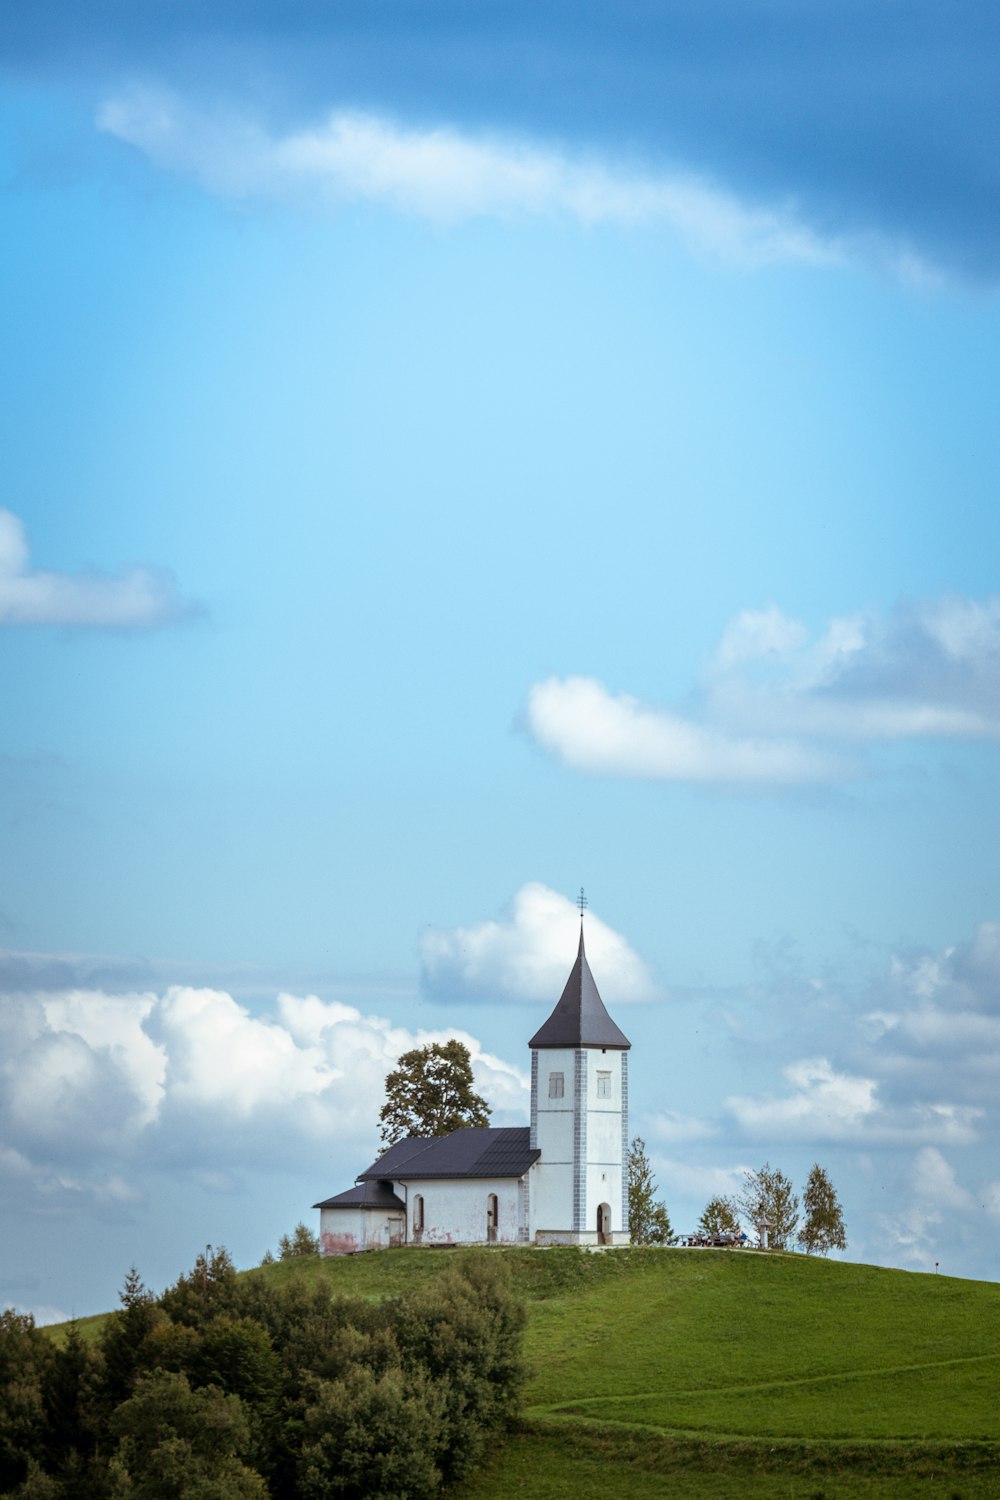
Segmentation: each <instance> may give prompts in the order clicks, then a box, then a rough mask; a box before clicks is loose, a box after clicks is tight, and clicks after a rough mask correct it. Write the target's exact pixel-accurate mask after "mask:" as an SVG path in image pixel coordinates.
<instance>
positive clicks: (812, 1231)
mask: <svg viewBox="0 0 1000 1500" xmlns="http://www.w3.org/2000/svg"><path fill="white" fill-rule="evenodd" d="M802 1207H803V1208H804V1209H805V1211H806V1221H805V1223H804V1225H803V1226H802V1230H801V1232H800V1234H799V1244H800V1245H801V1246H802V1248H803V1250H805V1252H806V1254H807V1255H811V1254H812V1252H813V1251H814V1250H818V1251H819V1252H820V1254H821V1255H825V1254H826V1253H827V1251H828V1250H846V1249H847V1234H846V1232H845V1230H844V1213H843V1209H842V1208H841V1206H840V1200H839V1199H838V1197H837V1194H836V1190H835V1189H834V1186H833V1183H832V1182H831V1181H830V1179H829V1177H828V1176H827V1174H826V1172H824V1170H823V1168H822V1167H821V1166H820V1165H819V1163H818V1162H817V1163H816V1164H815V1165H814V1166H813V1169H812V1171H811V1172H810V1173H809V1181H808V1182H807V1183H806V1190H805V1192H804V1193H803V1194H802Z"/></svg>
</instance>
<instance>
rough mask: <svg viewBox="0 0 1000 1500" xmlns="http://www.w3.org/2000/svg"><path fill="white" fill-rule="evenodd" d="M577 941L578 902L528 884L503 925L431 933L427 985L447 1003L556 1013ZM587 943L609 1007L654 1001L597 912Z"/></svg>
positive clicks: (646, 980)
mask: <svg viewBox="0 0 1000 1500" xmlns="http://www.w3.org/2000/svg"><path fill="white" fill-rule="evenodd" d="M579 935H580V913H579V912H578V911H577V909H576V907H575V906H574V905H573V903H572V902H571V901H568V900H567V899H566V897H565V896H561V895H560V894H559V893H558V892H557V891H553V890H550V889H549V887H548V886H546V885H542V884H540V883H539V882H537V881H529V882H528V884H526V885H523V886H522V887H521V888H520V890H519V891H518V892H517V894H516V895H515V897H514V899H513V901H512V902H511V903H510V908H509V912H508V915H507V916H506V917H505V919H504V920H503V921H500V922H489V921H488V922H476V923H474V924H473V925H472V926H470V927H451V928H441V927H431V928H428V930H427V931H426V932H425V933H424V935H423V937H422V939H421V942H420V959H421V965H422V968H421V985H422V987H423V989H424V991H425V993H427V994H428V995H430V996H433V997H434V998H436V999H441V1000H467V1001H480V1000H485V1001H489V1000H524V1001H543V1002H544V1001H547V1002H548V1003H549V1006H550V1007H551V1006H552V1005H554V1004H555V1002H556V1001H557V1000H558V998H559V996H560V995H561V994H562V988H563V985H564V984H565V983H566V977H567V975H568V974H569V971H570V968H571V967H572V964H573V960H574V958H575V957H576V950H577V944H578V942H579ZM586 943H587V956H588V958H589V959H590V961H591V964H592V966H593V967H594V968H595V969H597V970H599V972H600V973H601V974H605V975H607V976H608V981H607V983H608V993H607V994H606V995H605V996H604V999H605V1000H606V1001H607V1003H608V1005H610V1006H612V1007H614V1006H615V1005H619V1004H625V1005H627V1004H629V1003H631V1002H632V1001H642V1000H649V999H652V998H653V997H654V995H655V993H656V989H655V985H654V984H653V980H652V976H651V975H650V973H649V970H648V969H647V967H646V965H645V964H644V963H643V961H642V959H641V958H639V956H638V954H636V953H635V952H634V951H633V949H632V948H631V947H630V946H629V944H628V943H627V941H626V940H625V938H624V937H622V935H621V934H620V933H618V932H615V931H614V929H613V928H611V927H609V926H608V925H607V923H605V922H602V921H601V919H600V918H599V917H598V916H596V915H595V914H594V913H593V912H588V913H587V919H586ZM612 986H613V988H612ZM543 1019H544V1017H539V1023H541V1020H543Z"/></svg>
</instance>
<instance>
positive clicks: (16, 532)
mask: <svg viewBox="0 0 1000 1500" xmlns="http://www.w3.org/2000/svg"><path fill="white" fill-rule="evenodd" d="M186 612H187V610H186V607H185V606H184V605H182V603H181V602H180V600H179V599H178V597H177V593H176V589H175V586H174V584H173V581H172V580H171V579H170V577H169V576H168V575H167V574H165V573H163V572H153V571H151V570H150V569H148V568H130V569H129V570H128V571H127V572H125V573H122V574H121V575H120V576H119V577H117V578H110V577H106V576H105V575H104V574H101V573H57V572H46V571H44V570H42V569H36V568H32V567H31V565H30V559H29V555H28V543H27V537H26V535H25V530H24V523H23V522H22V521H21V520H20V518H19V517H18V516H15V515H14V514H13V513H12V512H11V511H9V510H2V509H0V625H77V626H92V627H106V628H117V629H120V630H136V629H144V628H149V627H150V626H155V625H164V624H167V623H168V622H169V621H171V620H174V619H177V618H178V617H179V616H180V615H182V614H184V613H186Z"/></svg>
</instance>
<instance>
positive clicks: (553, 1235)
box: [313, 924, 631, 1255]
mask: <svg viewBox="0 0 1000 1500" xmlns="http://www.w3.org/2000/svg"><path fill="white" fill-rule="evenodd" d="M528 1046H529V1047H530V1048H531V1125H530V1127H523V1126H515V1127H512V1128H503V1127H494V1126H486V1127H485V1128H483V1129H464V1130H453V1131H452V1132H451V1134H450V1135H446V1136H439V1137H427V1136H412V1135H411V1136H406V1137H405V1138H404V1139H403V1140H401V1141H397V1142H396V1144H395V1145H394V1146H390V1147H389V1149H388V1150H387V1151H385V1152H383V1154H382V1155H381V1156H380V1157H379V1158H378V1160H377V1161H375V1162H373V1163H372V1165H371V1166H370V1167H368V1168H367V1169H366V1170H365V1171H364V1172H362V1173H361V1175H360V1176H359V1177H358V1179H357V1181H356V1183H355V1186H354V1187H353V1188H349V1189H348V1190H347V1192H346V1193H338V1194H337V1196H336V1197H334V1198H326V1199H324V1201H323V1202H322V1203H316V1204H314V1205H313V1206H314V1207H315V1208H318V1209H319V1210H320V1245H321V1253H322V1254H324V1255H350V1254H353V1253H354V1252H356V1251H359V1250H378V1249H385V1248H389V1247H393V1246H397V1245H478V1244H509V1245H518V1244H520V1245H627V1244H628V1243H629V1234H628V1184H627V1180H626V1166H625V1163H626V1155H627V1152H628V1054H629V1049H630V1047H631V1043H630V1042H629V1040H628V1038H627V1037H626V1036H625V1034H624V1033H623V1032H622V1031H621V1030H619V1028H618V1027H617V1026H616V1025H615V1023H614V1021H613V1020H612V1019H611V1017H610V1016H609V1015H608V1012H607V1010H606V1009H605V1006H604V1001H603V1000H602V999H601V996H600V994H599V992H598V989H597V985H596V984H595V982H594V976H593V974H592V973H591V972H590V965H589V963H588V962H587V955H586V952H585V950H584V943H583V927H582V924H581V929H580V947H579V951H578V953H577V956H576V963H575V964H574V965H573V969H572V971H571V973H570V976H569V978H568V979H567V981H566V986H565V988H564V990H563V992H562V995H561V996H560V998H559V1001H558V1003H557V1005H556V1007H555V1010H553V1012H552V1014H551V1015H550V1016H549V1018H548V1020H547V1021H546V1022H545V1024H544V1025H543V1026H541V1027H540V1028H539V1030H538V1031H536V1032H535V1035H534V1036H533V1037H532V1038H531V1041H530V1042H529V1043H528Z"/></svg>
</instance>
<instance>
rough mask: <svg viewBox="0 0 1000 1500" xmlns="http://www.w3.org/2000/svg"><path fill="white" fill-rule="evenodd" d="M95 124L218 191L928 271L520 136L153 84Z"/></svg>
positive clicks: (758, 256)
mask: <svg viewBox="0 0 1000 1500" xmlns="http://www.w3.org/2000/svg"><path fill="white" fill-rule="evenodd" d="M97 123H98V126H99V128H100V129H101V130H102V131H104V132H106V133H107V134H109V135H113V136H115V137H117V139H119V140H121V141H124V142H127V143H128V144H129V145H131V146H134V147H136V148H137V149H138V150H140V151H142V152H143V153H144V155H145V156H147V157H148V159H149V160H150V161H151V162H152V163H153V164H154V165H155V166H157V167H159V168H161V169H163V170H166V171H170V172H175V173H179V174H181V175H184V176H187V177H191V178H193V179H194V180H196V181H197V182H199V183H200V184H201V185H202V187H204V188H205V189H206V190H207V191H209V192H211V193H214V194H219V195H221V196H223V197H226V198H233V199H270V200H275V199H276V200H280V201H285V202H293V203H315V202H317V201H326V202H328V203H332V204H336V203H338V202H339V203H343V202H354V201H364V202H371V203H378V204H382V205H384V206H385V207H387V208H390V209H392V210H394V211H396V212H400V213H405V214H413V215H416V216H418V217H420V218H425V219H429V220H432V221H434V222H438V223H454V222H458V221H462V220H466V219H477V218H491V219H504V220H510V219H520V218H533V217H538V216H546V217H548V216H555V217H562V218H567V219H570V220H572V221H574V222H576V223H578V224H580V225H583V226H587V227H589V226H594V225H601V224H609V225H617V226H623V227H626V228H632V227H638V226H644V225H650V226H660V227H662V228H664V229H666V230H668V231H669V232H671V233H672V234H674V235H676V236H677V237H678V238H679V239H680V240H681V241H682V242H683V243H684V244H685V245H686V246H687V247H688V248H689V249H691V250H693V251H695V252H697V253H699V254H708V255H711V256H714V257H718V258H721V259H722V260H727V261H732V262H734V263H737V264H740V265H744V266H759V265H766V264H771V263H778V262H780V263H789V264H805V265H833V264H839V263H841V262H845V261H847V260H852V259H858V258H860V259H863V260H866V261H870V260H872V259H877V260H880V261H888V262H890V263H892V264H893V265H894V266H895V268H896V269H897V270H899V271H900V272H901V273H903V274H905V275H907V276H909V277H913V276H919V277H929V276H932V275H933V272H932V271H931V270H930V268H929V267H924V266H922V265H921V264H920V263H919V262H918V261H917V259H916V257H915V256H913V255H912V254H911V253H909V252H904V251H903V250H901V249H895V248H893V247H891V246H888V245H887V244H883V243H882V242H880V241H876V239H875V238H874V237H871V236H869V237H867V238H866V239H865V240H861V239H860V238H856V239H854V240H849V239H846V238H838V237H833V236H830V235H823V234H821V233H819V232H818V231H817V230H815V229H813V228H811V227H810V226H809V225H808V224H807V223H806V222H805V221H804V219H803V218H802V217H801V215H800V214H799V213H798V211H797V210H796V208H795V206H794V204H792V203H791V202H783V203H779V204H777V205H773V204H772V205H762V204H756V203H751V202H747V201H744V200H743V199H741V198H740V197H738V196H737V195H736V194H735V193H732V192H729V191H727V190H726V189H724V188H722V187H720V186H718V185H716V184H714V183H712V182H710V181H709V180H708V179H707V178H705V177H703V176H698V175H696V174H695V173H692V172H685V171H680V170H677V171H671V172H664V171H658V172H655V173H652V172H642V171H638V170H636V169H635V168H630V167H626V166H623V165H621V164H620V163H614V162H611V161H609V160H607V159H604V158H600V159H599V158H597V157H595V156H594V155H593V153H591V154H589V155H584V154H582V153H580V152H577V153H576V154H572V153H570V152H567V151H565V150H562V149H559V148H557V147H555V146H551V145H546V144H540V143H538V142H536V141H533V140H530V139H527V138H525V137H515V136H511V135H497V134H495V133H494V134H486V133H478V134H471V133H469V132H468V131H463V130H461V129H459V128H457V127H455V126H438V127H436V128H427V127H415V126H406V125H403V124H400V123H398V122H397V121H395V120H392V119H390V118H387V117H386V116H384V115H376V114H371V113H363V112H360V111H357V110H347V109H335V110H333V111H331V112H330V113H329V114H327V116H326V118H325V119H324V120H323V121H322V122H321V123H319V124H316V125H313V126H311V127H309V128H305V129H299V130H290V131H287V132H285V133H278V132H275V131H272V130H270V129H268V128H267V127H265V126H264V125H263V124H261V123H260V122H259V121H257V120H254V119H252V118H250V117H249V116H247V115H243V114H239V113H234V112H232V111H225V110H222V109H215V110H211V109H202V108H199V107H197V106H195V105H193V104H191V103H189V102H187V101H186V100H184V99H182V98H180V97H179V96H177V95H175V94H171V93H168V92H165V91H159V90H150V89H133V90H131V91H130V92H127V93H121V94H118V95H115V96H114V97H111V98H109V99H107V100H106V101H105V102H104V104H103V105H102V107H101V109H100V111H99V113H98V117H97Z"/></svg>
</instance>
